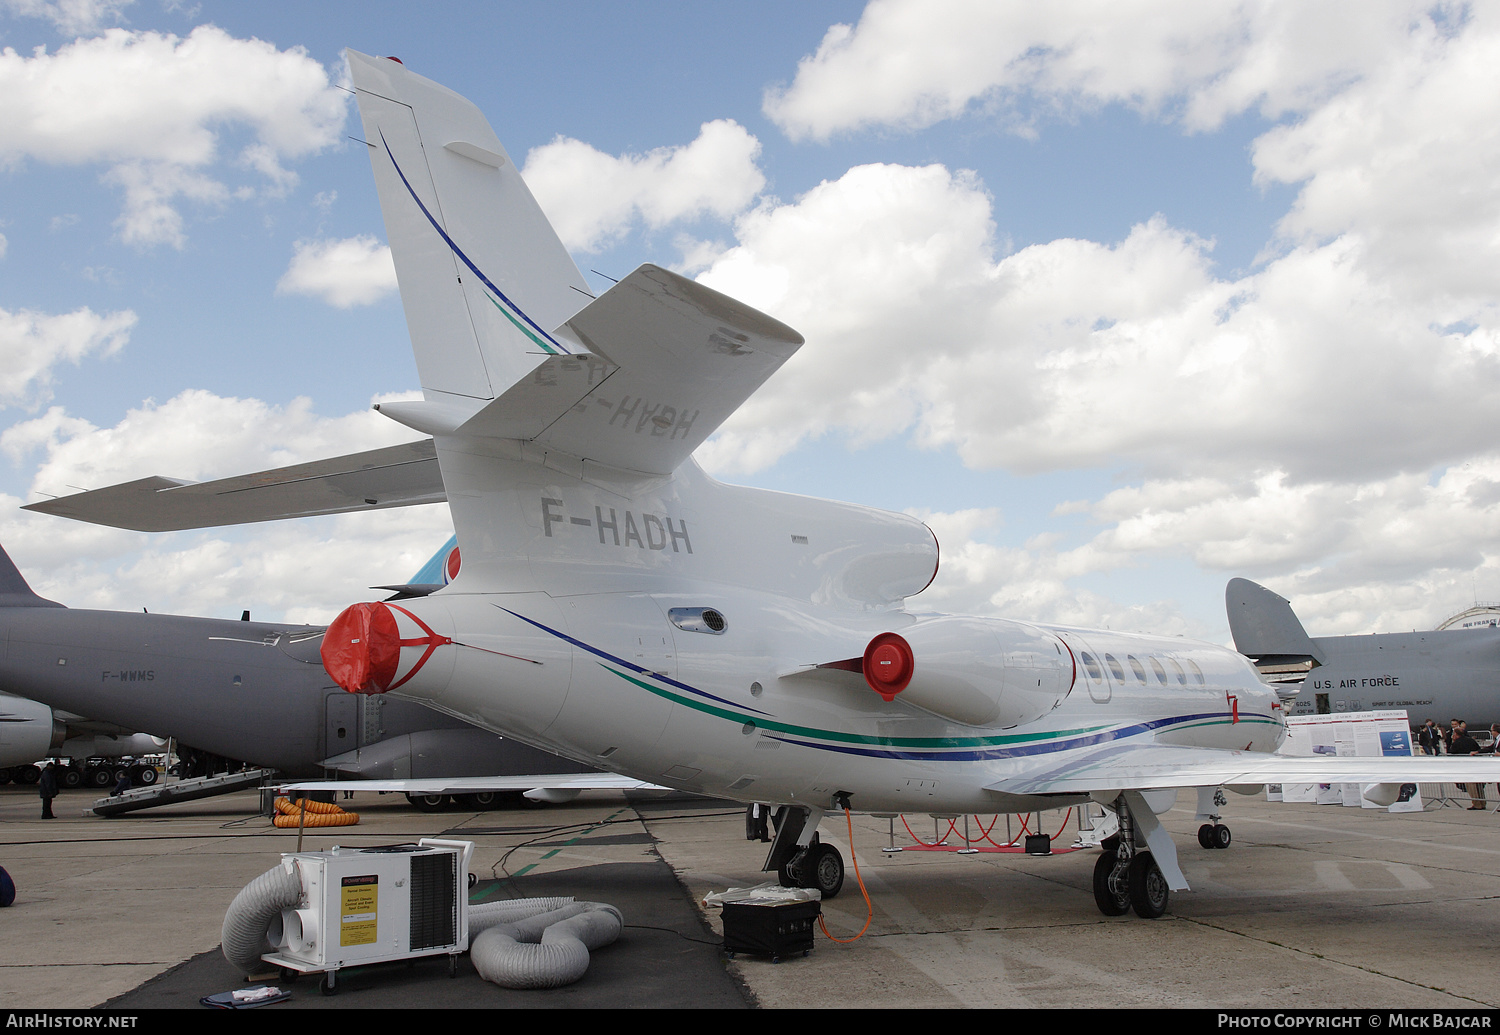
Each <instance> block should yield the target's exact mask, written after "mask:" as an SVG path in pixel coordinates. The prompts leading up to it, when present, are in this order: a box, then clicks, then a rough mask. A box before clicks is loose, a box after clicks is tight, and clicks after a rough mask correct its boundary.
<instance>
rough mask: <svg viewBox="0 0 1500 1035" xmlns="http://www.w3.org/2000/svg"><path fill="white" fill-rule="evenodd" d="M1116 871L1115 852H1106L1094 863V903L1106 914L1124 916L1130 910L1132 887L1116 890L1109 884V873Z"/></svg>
mask: <svg viewBox="0 0 1500 1035" xmlns="http://www.w3.org/2000/svg"><path fill="white" fill-rule="evenodd" d="M1114 871H1115V853H1114V852H1105V853H1104V854H1103V855H1101V856H1099V859H1098V861H1097V862H1095V863H1094V904H1095V905H1096V906H1098V907H1099V912H1101V913H1103V914H1104V915H1105V916H1124V915H1125V914H1126V913H1128V912H1130V889H1129V888H1128V887H1125V888H1121V889H1120V890H1119V891H1115V890H1114V889H1113V888H1111V887H1110V886H1109V875H1110V874H1111V873H1113V872H1114Z"/></svg>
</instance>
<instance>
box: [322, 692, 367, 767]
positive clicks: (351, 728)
mask: <svg viewBox="0 0 1500 1035" xmlns="http://www.w3.org/2000/svg"><path fill="white" fill-rule="evenodd" d="M323 700H324V706H323V756H322V757H324V758H329V757H331V756H333V755H339V754H343V753H344V752H345V751H353V750H354V749H355V748H357V747H359V696H358V695H357V694H349V693H345V692H344V691H342V690H339V691H336V692H334V693H331V694H328V695H326V696H325V697H324V699H323Z"/></svg>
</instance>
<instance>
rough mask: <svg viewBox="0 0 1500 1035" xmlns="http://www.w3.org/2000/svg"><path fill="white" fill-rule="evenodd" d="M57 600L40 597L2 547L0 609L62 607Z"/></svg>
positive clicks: (0, 549)
mask: <svg viewBox="0 0 1500 1035" xmlns="http://www.w3.org/2000/svg"><path fill="white" fill-rule="evenodd" d="M62 606H64V605H62V604H59V603H58V602H57V601H55V600H48V599H46V598H45V597H39V596H37V595H36V593H35V592H34V591H33V590H32V588H31V587H30V586H29V585H27V583H26V579H25V577H24V576H23V575H22V574H21V570H20V569H19V568H17V567H16V565H15V562H14V561H12V560H11V559H10V554H8V553H6V552H5V547H3V546H0V607H62Z"/></svg>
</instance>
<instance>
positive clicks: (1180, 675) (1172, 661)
mask: <svg viewBox="0 0 1500 1035" xmlns="http://www.w3.org/2000/svg"><path fill="white" fill-rule="evenodd" d="M1167 664H1168V665H1171V666H1172V671H1173V672H1175V673H1176V674H1177V682H1179V683H1181V684H1182V685H1183V686H1187V673H1186V672H1184V671H1183V670H1182V666H1181V665H1179V664H1177V659H1176V658H1168V659H1167Z"/></svg>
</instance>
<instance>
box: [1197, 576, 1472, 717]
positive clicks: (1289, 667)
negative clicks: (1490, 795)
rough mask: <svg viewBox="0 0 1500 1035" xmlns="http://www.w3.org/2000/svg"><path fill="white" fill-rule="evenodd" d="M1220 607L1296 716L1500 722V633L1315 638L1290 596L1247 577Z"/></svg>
mask: <svg viewBox="0 0 1500 1035" xmlns="http://www.w3.org/2000/svg"><path fill="white" fill-rule="evenodd" d="M1224 605H1225V608H1226V609H1227V610H1228V612H1229V631H1230V633H1231V634H1232V635H1233V636H1234V645H1235V648H1236V649H1237V650H1238V651H1239V652H1240V653H1241V654H1243V655H1245V656H1246V657H1248V658H1251V659H1252V660H1254V661H1255V663H1256V665H1257V667H1259V668H1260V669H1261V671H1262V673H1263V674H1264V675H1265V677H1266V679H1268V680H1270V681H1271V682H1273V683H1274V684H1275V685H1277V686H1279V687H1281V688H1283V690H1284V692H1285V694H1286V696H1288V697H1289V698H1291V699H1292V703H1291V711H1290V714H1292V715H1313V714H1324V713H1335V714H1336V713H1338V712H1345V711H1360V710H1363V709H1368V708H1405V709H1406V712H1407V716H1408V718H1410V719H1411V720H1412V722H1413V723H1419V722H1423V721H1425V720H1427V719H1437V720H1438V721H1439V722H1441V723H1443V724H1446V723H1447V722H1448V721H1449V720H1450V719H1454V718H1461V719H1465V720H1467V721H1468V723H1469V725H1470V727H1471V728H1473V729H1484V728H1486V727H1488V726H1489V724H1490V723H1492V722H1496V721H1500V629H1496V628H1494V627H1492V626H1485V627H1483V628H1475V629H1439V630H1434V631H1432V632H1409V633H1376V634H1374V635H1368V636H1309V635H1307V630H1306V629H1304V628H1303V627H1302V622H1301V620H1299V619H1298V618H1297V615H1296V612H1294V611H1293V610H1292V605H1291V603H1290V602H1289V601H1288V600H1287V599H1286V598H1285V597H1283V596H1279V595H1278V594H1276V593H1273V592H1271V591H1270V590H1269V589H1266V587H1264V586H1262V585H1259V584H1257V583H1254V582H1251V581H1250V580H1249V579H1230V580H1229V585H1228V586H1226V587H1225V590H1224ZM1292 695H1295V697H1293V696H1292Z"/></svg>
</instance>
